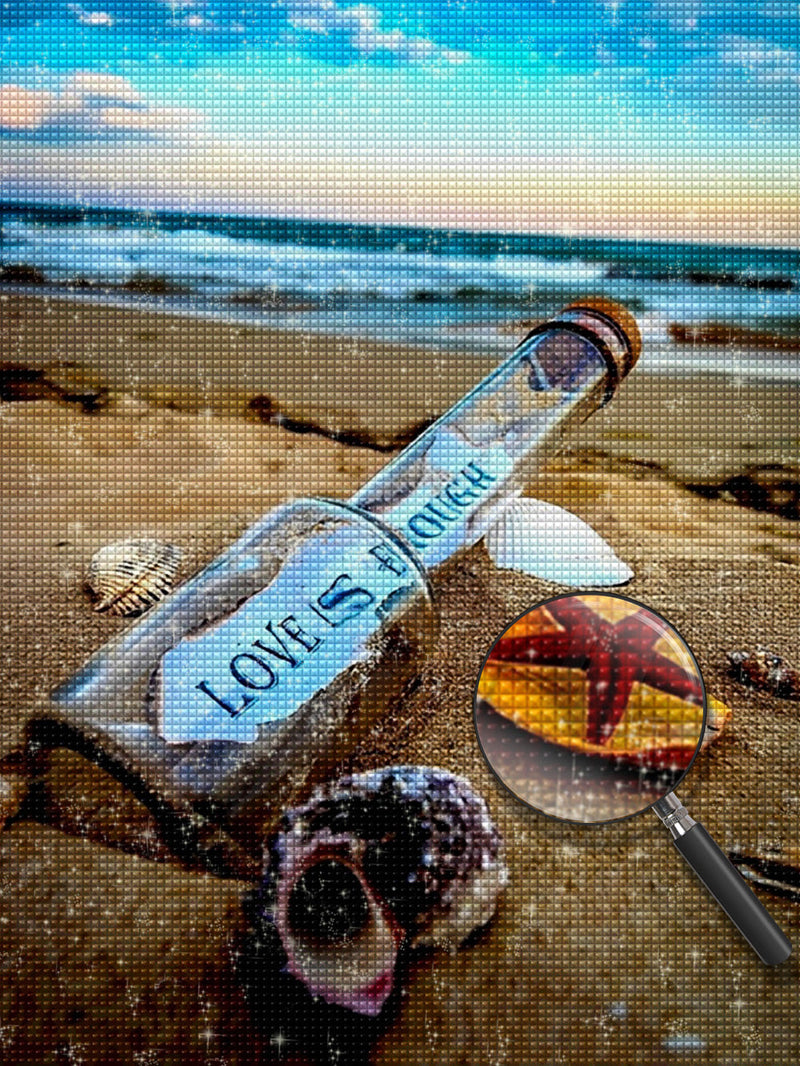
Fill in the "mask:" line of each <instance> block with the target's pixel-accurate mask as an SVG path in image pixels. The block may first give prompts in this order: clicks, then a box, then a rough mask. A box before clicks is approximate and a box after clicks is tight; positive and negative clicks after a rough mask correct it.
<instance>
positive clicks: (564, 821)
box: [472, 589, 708, 828]
mask: <svg viewBox="0 0 800 1066" xmlns="http://www.w3.org/2000/svg"><path fill="white" fill-rule="evenodd" d="M583 596H598V597H603V598H604V599H609V600H623V601H625V602H626V603H630V604H632V605H633V606H634V607H638V608H639V609H640V610H643V611H647V613H648V614H651V615H653V617H654V618H657V619H658V620H659V622H661V623H662V624H663V625H664V626H665V627H666V629H667V630H668V631H670V632H671V633H672V634H674V635H675V636H676V637H677V638H678V639H679V640H680V642H681V643H682V644H683V646H684V648H685V649H686V651H687V652H688V654H689V658H690V659H691V661H692V665H693V666H694V669H695V673H696V674H697V677H698V678H699V680H700V690H701V692H702V694H703V722H702V726H701V728H700V733H699V736H698V738H697V745H696V747H695V750H694V754H693V755H692V757H691V759H690V760H689V762H688V763H687V765H686V767H685V768H684V770H683V772H682V774H681V775H680V777H678V778H677V779H676V780H675V781H673V782H672V783H671V784H670V786H669V787H668V788H665V789H664V792H663V794H662V795H660V796H656V797H655V799H653V800H651V802H650V803H648V804H646V805H645V806H643V807H637V809H636V810H635V811H631V812H630V813H629V814H622V815H620V816H619V817H617V818H603V819H601V820H599V821H593V822H583V821H580V820H578V819H575V818H564V817H562V816H561V815H558V814H550V813H548V812H547V811H543V810H542V809H541V808H540V807H537V806H536V805H535V804H533V803H531V802H530V801H529V800H526V799H523V798H522V796H519V795H517V793H516V792H515V791H514V789H513V788H512V787H511V786H510V785H509V784H508V783H507V782H506V781H504V780H503V778H502V777H501V775H500V773H499V772H498V771H497V770H496V769H495V767H494V765H493V764H492V761H491V759H490V758H489V756H488V754H487V752H486V749H485V748H484V745H483V741H482V739H481V733H480V729H479V727H478V701H479V700H480V699H481V698H482V697H480V696H479V695H478V688H479V686H480V682H481V677H482V675H483V671H484V669H485V668H486V664H487V662H488V661H489V658H490V656H491V654H492V651H493V650H494V647H495V645H496V644H497V642H498V640H500V639H501V638H502V637H504V636H505V634H506V633H507V632H508V631H509V629H511V627H512V626H515V625H516V624H517V622H521V621H522V620H523V619H524V618H525V617H526V616H527V615H529V614H532V613H533V611H538V610H540V609H541V608H543V607H547V605H548V603H554V602H555V601H556V600H571V599H580V598H581V597H583ZM484 702H486V703H488V702H489V701H488V700H487V701H484ZM489 706H491V704H489ZM495 713H497V712H495ZM707 722H708V696H707V693H706V686H705V681H704V680H703V674H702V671H701V670H700V667H699V665H698V663H697V657H696V656H695V654H694V652H693V651H692V649H691V647H690V646H689V643H688V642H687V641H686V639H685V638H684V637H683V636H682V634H680V633H679V632H678V630H677V629H676V628H675V626H673V625H672V623H671V622H668V621H667V620H666V618H664V617H663V616H662V615H660V614H659V613H658V611H654V610H653V608H652V607H650V606H649V605H648V604H646V603H640V602H639V600H634V599H633V598H632V597H631V596H623V595H621V594H620V593H618V592H598V591H597V590H596V589H586V590H584V591H576V592H560V593H558V595H556V596H550V597H548V599H546V600H540V601H539V602H538V603H535V604H534V605H533V606H532V607H528V608H527V610H525V611H522V613H521V614H519V615H518V616H517V617H516V618H514V619H513V620H512V621H511V622H509V623H508V625H507V626H506V627H505V629H504V630H503V631H502V632H501V633H499V634H498V636H497V637H495V639H494V640H493V641H492V644H491V647H490V648H489V650H488V651H487V653H486V655H485V656H484V659H483V662H482V663H481V668H480V671H479V672H478V677H477V680H476V682H475V687H474V689H473V692H472V725H473V729H474V731H475V736H476V738H477V741H478V747H479V748H480V750H481V755H482V756H483V758H484V761H485V763H486V765H487V766H488V767H489V769H490V770H491V772H492V774H493V776H494V777H495V778H496V779H497V781H498V782H499V784H500V785H502V787H503V788H504V789H505V791H506V792H508V793H509V795H511V796H513V798H514V799H515V800H517V802H518V803H522V804H524V805H525V806H526V807H527V808H528V809H529V810H532V811H535V812H536V814H539V815H541V816H542V818H547V819H548V820H549V821H551V822H558V823H559V824H561V825H576V826H582V827H585V828H600V827H602V826H605V825H612V824H615V823H618V822H627V821H630V819H631V818H637V817H638V816H639V815H640V814H642V813H643V812H644V811H649V810H652V809H653V807H655V805H656V804H657V803H658V802H659V801H661V800H663V799H664V797H665V796H667V795H669V794H670V793H671V792H674V791H675V789H677V788H679V787H680V785H681V784H682V783H683V781H684V779H685V778H686V775H687V774H688V773H689V771H690V770H691V768H692V766H693V765H694V762H695V759H696V758H697V756H698V755H699V754H700V749H701V748H702V746H703V737H704V735H705V730H706V724H707ZM542 743H545V744H548V743H551V742H549V741H542ZM554 746H555V745H554ZM584 757H586V758H590V757H591V756H584Z"/></svg>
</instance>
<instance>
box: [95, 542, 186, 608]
mask: <svg viewBox="0 0 800 1066" xmlns="http://www.w3.org/2000/svg"><path fill="white" fill-rule="evenodd" d="M181 555H182V553H181V550H180V548H178V547H176V546H175V545H174V544H166V543H165V542H164V541H161V540H153V539H151V538H140V539H136V540H121V541H118V542H117V543H116V544H107V545H106V546H105V547H104V548H101V549H100V550H99V551H98V552H96V553H95V555H94V556H93V557H92V561H91V563H90V564H89V570H88V573H87V575H86V585H87V587H88V589H89V591H90V593H91V595H92V598H93V599H94V600H95V604H94V609H95V610H96V611H108V612H109V613H110V614H140V613H141V612H142V611H146V610H147V608H148V607H152V605H153V604H154V603H158V601H159V600H163V599H164V597H165V596H166V595H167V594H168V593H169V592H170V591H171V589H172V585H173V582H174V580H175V575H176V573H177V572H178V565H179V564H180V560H181Z"/></svg>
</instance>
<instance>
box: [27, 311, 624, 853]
mask: <svg viewBox="0 0 800 1066" xmlns="http://www.w3.org/2000/svg"><path fill="white" fill-rule="evenodd" d="M639 350H640V339H639V333H638V329H637V327H636V323H635V321H634V320H633V318H632V317H631V316H630V315H629V314H628V313H627V312H626V311H625V310H624V309H623V308H621V307H619V306H618V305H615V304H611V303H610V302H608V301H604V300H593V301H586V302H583V303H577V304H573V305H570V306H568V307H567V308H565V309H564V310H563V311H562V312H560V314H559V315H558V316H557V317H556V318H555V319H554V320H552V321H550V322H547V323H545V324H544V325H542V326H539V327H538V328H537V329H535V330H533V332H532V333H530V334H529V335H528V336H527V337H526V338H525V340H524V341H523V342H522V343H521V344H520V345H519V346H518V347H517V348H516V349H515V351H514V353H513V354H512V356H511V357H510V358H509V359H508V360H507V361H506V362H505V363H503V364H502V365H501V366H500V367H499V368H498V369H497V370H495V371H494V372H493V373H491V374H490V375H489V376H488V377H487V378H486V379H485V380H484V381H483V382H481V384H479V385H478V386H477V387H476V388H475V389H473V390H472V391H471V392H470V393H469V394H468V395H466V396H465V397H464V398H463V399H462V400H460V401H459V402H458V403H457V404H455V406H454V407H452V408H451V409H450V410H449V411H448V412H447V413H446V414H444V415H443V416H442V417H441V418H439V419H438V420H437V421H436V422H435V423H433V424H432V425H431V426H430V427H429V428H428V429H427V430H425V431H424V432H423V433H422V434H421V435H420V436H419V437H418V438H417V439H416V440H415V441H414V442H413V443H412V444H411V445H409V447H407V448H406V449H405V450H404V451H402V452H401V453H400V454H399V455H398V456H397V457H396V458H394V459H393V460H392V461H391V462H390V463H389V464H388V465H387V466H386V467H385V468H384V469H383V470H382V471H381V472H380V473H379V474H378V475H377V476H376V477H374V478H372V480H370V481H369V482H368V484H366V485H365V486H364V487H363V488H362V489H361V490H360V491H359V492H358V493H356V495H355V496H353V497H352V498H351V499H350V500H349V501H346V502H342V501H334V500H313V499H311V500H298V501H295V502H292V503H289V504H287V505H285V506H283V507H280V508H278V509H276V510H274V511H272V512H270V513H269V514H267V515H266V516H264V517H263V518H262V519H260V520H259V521H258V522H256V523H255V525H253V526H252V527H251V528H250V529H249V530H247V531H246V532H245V533H244V534H243V535H242V537H240V539H239V540H238V541H236V542H235V543H234V544H233V545H232V546H231V547H229V548H228V549H227V550H226V551H224V552H223V553H222V554H221V555H219V556H218V557H217V558H216V559H215V560H214V561H213V562H211V563H210V564H209V565H208V566H207V567H205V569H203V570H202V571H201V572H199V573H198V574H197V575H196V576H195V577H193V578H191V579H190V580H189V581H187V582H185V583H184V584H183V585H182V586H180V587H179V588H177V589H176V590H175V591H174V592H173V593H172V594H171V595H169V596H168V597H167V598H166V599H165V600H163V601H162V602H161V603H160V604H158V605H157V606H156V607H154V608H153V609H152V610H151V611H150V612H149V613H147V614H146V615H144V616H143V617H142V618H141V619H140V620H138V621H137V622H135V623H134V624H132V626H131V627H130V628H129V629H128V630H126V631H125V632H123V633H122V634H121V635H120V636H118V637H117V638H116V639H114V640H112V641H111V642H110V643H109V644H107V645H106V646H105V647H104V648H102V649H101V650H100V651H98V652H97V653H96V654H95V655H94V656H92V658H91V659H89V661H88V662H87V663H86V664H85V666H84V667H83V668H82V669H81V670H79V671H78V673H76V674H75V675H74V676H73V677H71V678H70V679H69V680H68V681H66V682H65V683H64V684H62V685H61V686H59V688H58V689H56V690H55V692H53V693H52V695H51V698H50V700H49V701H48V703H47V706H46V707H45V708H44V709H43V711H42V713H41V715H40V716H39V717H38V718H37V719H36V720H35V721H34V722H33V723H32V726H31V732H30V737H31V741H32V743H33V744H34V745H35V746H36V747H38V748H40V749H41V748H42V747H44V748H46V747H48V746H55V745H63V746H69V747H73V748H76V749H78V750H80V751H82V752H83V753H84V754H86V755H87V756H89V757H91V758H94V759H95V760H97V761H98V762H100V764H101V765H103V766H104V767H105V768H106V769H108V770H110V771H111V772H113V773H114V774H116V775H117V776H119V777H120V778H121V779H122V780H124V781H126V782H127V783H128V784H129V785H130V786H131V787H133V788H134V789H135V790H136V792H137V794H138V795H139V796H140V797H141V798H143V799H144V800H145V801H146V802H147V803H148V804H149V805H150V806H151V808H152V809H153V810H154V811H155V812H156V813H157V815H158V816H159V817H160V818H161V820H162V826H163V828H164V830H165V835H166V837H167V839H168V840H169V842H171V844H172V846H173V847H175V848H176V849H177V850H179V851H181V852H182V853H184V854H191V853H193V852H196V851H197V850H198V849H200V850H202V847H203V846H204V845H203V843H202V841H203V839H205V838H204V836H203V827H204V826H205V825H208V824H211V825H214V826H222V827H224V828H225V829H226V830H227V831H228V832H229V833H230V834H231V835H232V836H234V837H235V838H236V839H237V840H238V841H239V842H240V843H242V844H243V845H244V846H245V847H247V848H250V849H251V850H253V851H255V850H256V849H257V848H258V846H259V842H260V840H261V839H262V838H263V834H264V832H265V831H267V830H268V829H269V828H270V826H271V825H273V824H274V822H275V819H276V818H277V816H278V815H279V814H280V811H281V809H282V808H283V807H284V806H286V805H287V804H288V803H290V802H292V801H293V800H294V798H295V797H296V796H297V794H298V793H299V792H300V791H301V790H302V789H303V788H304V787H306V786H307V785H308V783H309V780H310V779H311V778H312V776H316V778H319V777H320V776H321V775H322V773H323V772H324V769H325V767H326V766H330V765H331V764H332V763H333V762H335V761H338V760H339V759H341V758H342V757H343V755H345V754H346V753H347V752H348V751H349V750H352V748H353V747H354V746H355V745H356V744H357V743H358V740H359V739H360V738H361V737H362V736H364V735H365V733H366V732H367V731H368V730H369V729H370V728H371V727H372V726H373V725H374V723H375V721H376V719H377V717H378V716H379V715H381V714H383V713H385V712H386V710H387V709H388V708H389V707H391V706H392V705H393V704H394V703H396V701H397V699H398V697H399V696H400V695H401V694H402V692H403V690H404V688H405V686H406V685H408V683H409V681H410V680H411V679H412V678H413V677H414V676H415V675H416V674H418V672H419V669H420V666H421V663H422V661H423V658H424V656H425V655H426V654H427V653H428V652H429V651H430V649H431V647H432V644H433V640H434V637H435V631H436V612H435V609H434V602H433V591H432V590H433V586H434V585H435V580H436V569H437V567H439V566H440V565H441V564H443V563H444V562H445V561H446V560H448V559H450V558H452V557H453V556H454V555H455V554H457V553H458V552H460V551H462V550H464V549H466V548H469V547H470V546H472V545H474V544H475V543H477V542H478V541H479V540H480V539H481V538H482V537H484V536H485V535H486V534H487V532H489V531H490V530H491V528H492V527H493V526H495V525H496V523H497V522H498V521H499V520H501V519H502V518H503V516H504V515H505V514H506V512H507V511H508V509H509V507H510V506H511V505H512V504H513V503H514V501H515V500H516V499H517V498H518V496H519V493H520V492H521V490H522V488H523V487H524V486H525V484H526V482H527V481H528V480H529V478H530V476H531V475H532V474H533V473H534V472H535V471H536V470H537V469H538V468H540V467H541V466H542V464H543V462H544V461H545V459H546V458H547V457H548V456H549V455H550V454H551V453H552V451H553V450H554V448H557V446H558V445H559V443H560V442H561V441H562V439H563V437H564V436H565V434H566V433H568V432H569V430H570V429H571V428H573V427H574V426H575V425H577V424H579V423H580V422H582V421H584V420H585V419H586V418H588V417H589V416H590V415H591V414H592V413H593V412H594V411H595V410H597V409H598V408H599V407H601V406H602V405H603V404H604V403H606V402H607V401H608V400H609V399H610V398H611V397H612V396H613V394H614V393H615V391H616V389H617V387H618V385H619V383H620V381H621V380H622V379H623V378H624V377H625V376H626V374H627V373H628V372H629V371H630V370H631V368H632V367H633V365H634V364H635V362H636V360H637V358H638V355H639Z"/></svg>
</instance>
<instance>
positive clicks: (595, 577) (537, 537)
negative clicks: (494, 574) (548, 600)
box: [485, 497, 633, 588]
mask: <svg viewBox="0 0 800 1066" xmlns="http://www.w3.org/2000/svg"><path fill="white" fill-rule="evenodd" d="M485 543H486V549H487V551H488V552H489V555H490V556H491V557H492V561H493V562H494V563H495V565H496V566H499V567H500V568H501V569H504V570H520V571H521V572H522V573H525V574H532V575H533V576H534V577H539V578H543V579H544V580H545V581H554V582H557V583H558V584H559V585H571V586H575V587H576V588H587V587H592V586H595V587H597V586H601V587H602V586H613V585H624V584H625V583H626V582H628V581H630V580H631V578H632V577H633V571H632V570H631V568H630V567H629V566H627V565H626V564H625V563H623V562H622V560H621V559H619V558H618V557H617V555H616V554H615V553H614V550H613V549H612V548H611V546H610V545H609V544H607V543H606V542H605V541H604V540H603V538H602V537H601V536H599V534H597V533H595V531H594V530H593V529H592V528H591V526H588V525H587V524H586V523H585V522H584V521H583V520H582V519H580V518H578V517H576V515H574V514H570V512H569V511H565V510H564V508H563V507H556V505H555V504H552V503H545V502H544V501H543V500H532V499H528V498H527V497H526V498H522V499H517V500H514V501H513V503H512V504H511V505H510V506H509V507H508V509H507V510H506V511H504V513H503V515H502V516H501V517H500V519H499V520H498V521H497V522H496V523H495V525H494V526H492V528H491V529H490V530H489V532H488V533H487V534H486V538H485Z"/></svg>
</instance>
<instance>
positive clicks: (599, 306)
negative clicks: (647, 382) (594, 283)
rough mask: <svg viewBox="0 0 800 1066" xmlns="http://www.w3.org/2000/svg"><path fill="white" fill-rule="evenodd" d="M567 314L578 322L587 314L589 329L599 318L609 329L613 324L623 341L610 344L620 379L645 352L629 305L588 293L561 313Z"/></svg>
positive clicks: (568, 305) (594, 326) (593, 326)
mask: <svg viewBox="0 0 800 1066" xmlns="http://www.w3.org/2000/svg"><path fill="white" fill-rule="evenodd" d="M567 313H568V314H569V317H570V318H571V319H572V318H573V316H577V317H578V321H581V320H582V319H584V317H585V321H584V322H583V323H582V324H585V325H586V326H587V327H588V328H590V329H591V328H596V325H597V321H598V319H599V320H600V322H601V323H603V324H604V325H605V326H606V328H607V327H609V326H610V327H611V329H612V330H613V331H614V333H615V334H616V336H617V338H618V339H619V341H620V342H621V344H618V345H611V346H610V347H611V354H612V355H613V357H614V362H615V364H616V367H617V372H618V374H619V378H620V379H622V378H624V377H626V376H627V375H628V374H629V373H630V372H631V370H633V368H634V367H635V366H636V363H637V361H638V359H639V356H640V355H641V352H642V334H641V332H640V331H639V326H638V325H637V322H636V319H635V318H634V317H633V315H632V314H631V313H630V311H629V310H628V309H627V308H626V307H623V306H622V304H618V303H616V301H614V300H608V299H606V297H605V296H588V297H586V299H582V300H576V301H575V302H574V303H571V304H567V306H566V307H565V308H563V309H562V311H561V312H560V314H561V315H564V314H567Z"/></svg>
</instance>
